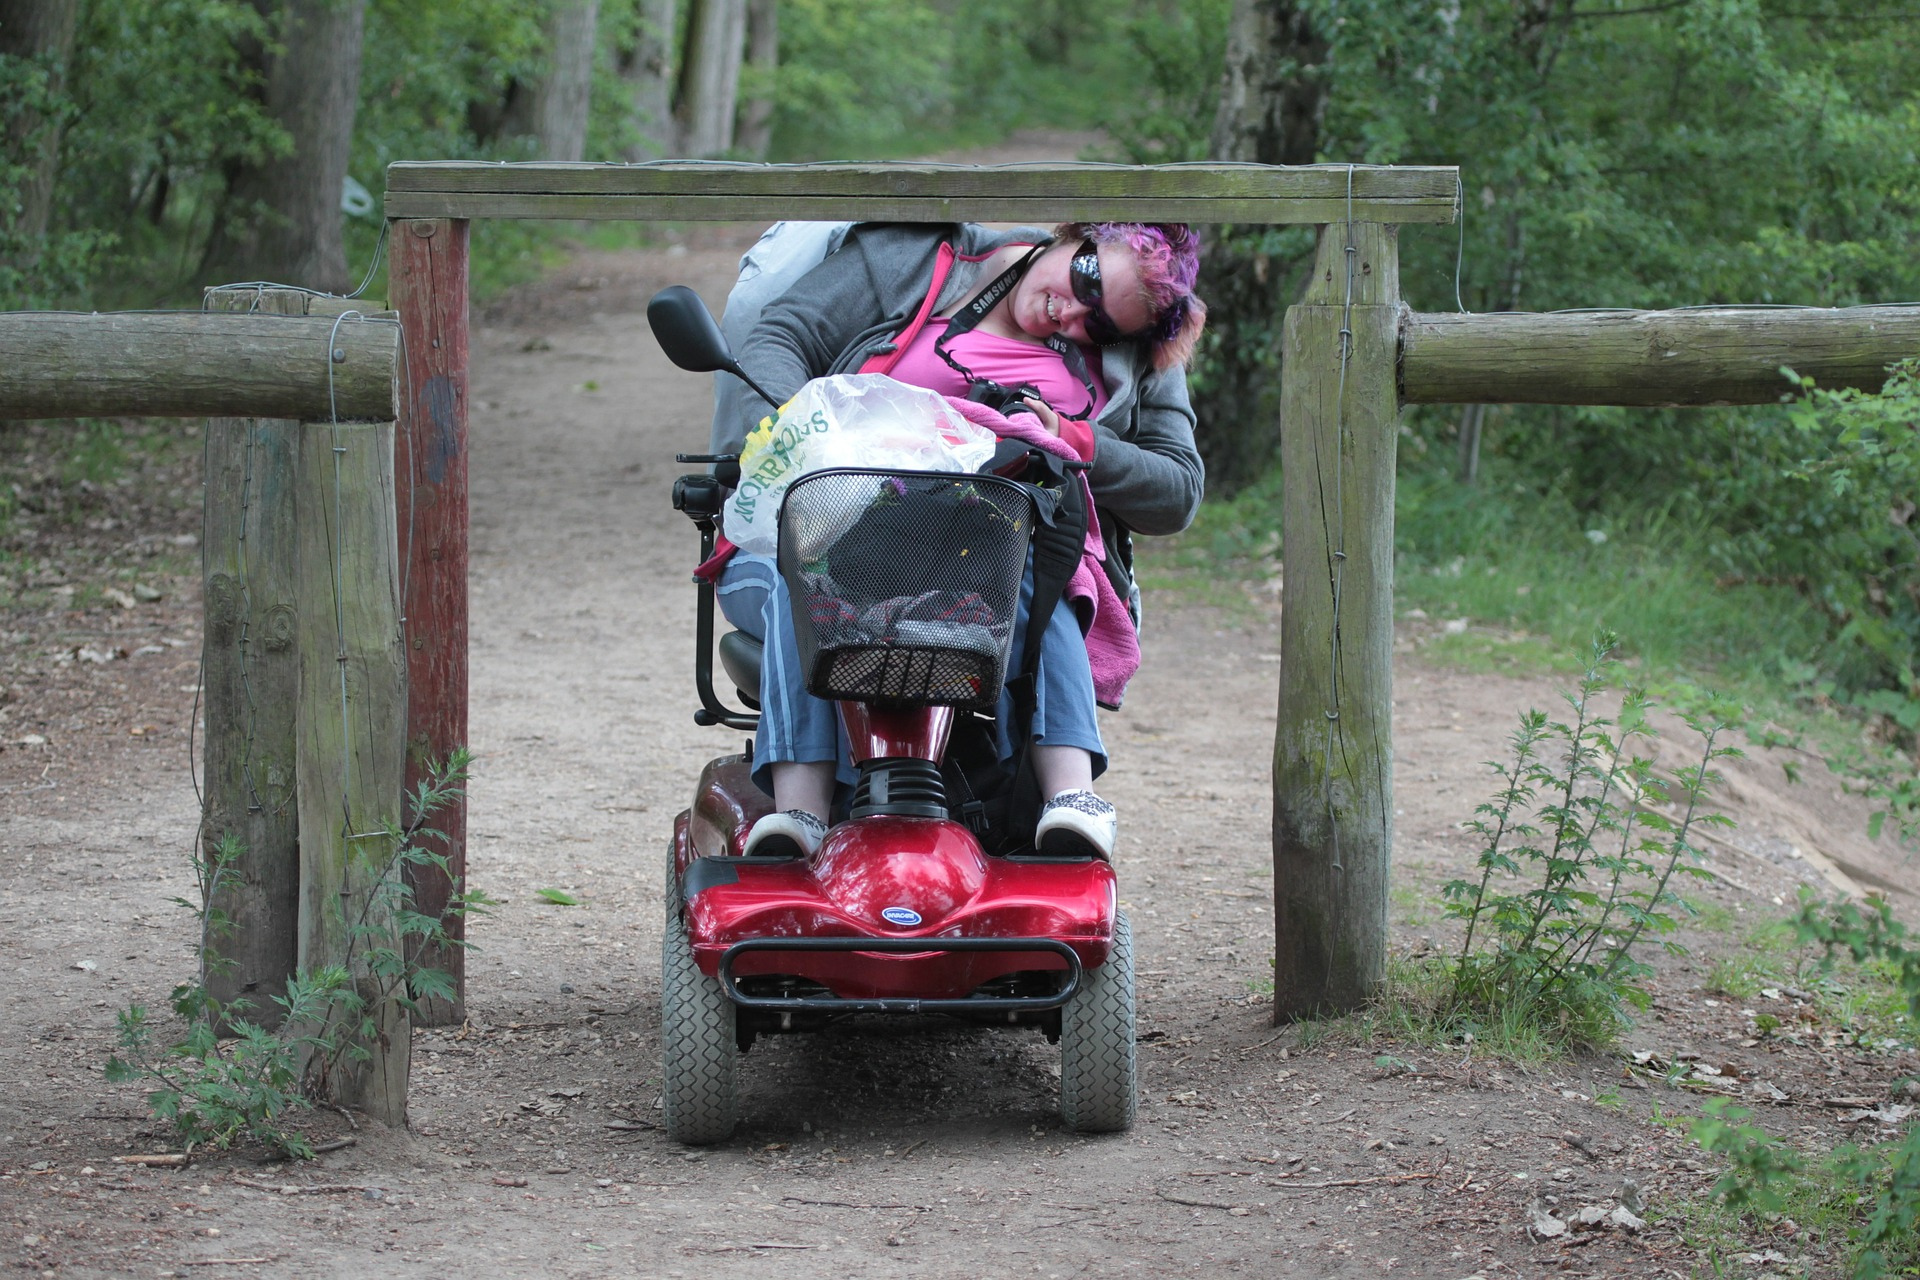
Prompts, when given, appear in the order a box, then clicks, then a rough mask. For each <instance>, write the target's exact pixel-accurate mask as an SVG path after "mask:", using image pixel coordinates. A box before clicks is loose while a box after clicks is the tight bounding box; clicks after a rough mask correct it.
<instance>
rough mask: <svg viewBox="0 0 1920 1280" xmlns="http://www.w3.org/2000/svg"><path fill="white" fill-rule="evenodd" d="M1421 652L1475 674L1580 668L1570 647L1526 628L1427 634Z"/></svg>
mask: <svg viewBox="0 0 1920 1280" xmlns="http://www.w3.org/2000/svg"><path fill="white" fill-rule="evenodd" d="M1420 654H1421V656H1422V657H1424V658H1426V659H1427V660H1428V661H1429V662H1436V663H1439V664H1441V665H1443V666H1449V667H1454V668H1456V669H1458V670H1461V671H1467V672H1471V673H1473V674H1475V675H1505V676H1520V675H1572V674H1574V673H1576V672H1578V671H1579V670H1580V663H1579V660H1578V659H1577V658H1575V657H1574V654H1573V651H1572V650H1570V649H1568V648H1566V647H1565V646H1563V645H1561V644H1560V643H1558V642H1557V641H1555V640H1553V639H1551V638H1549V637H1547V636H1537V635H1532V634H1529V633H1528V632H1525V631H1519V632H1513V633H1511V634H1502V633H1499V632H1488V631H1484V630H1483V631H1461V632H1453V633H1449V632H1444V631H1443V632H1440V633H1439V634H1437V635H1432V636H1429V637H1427V638H1426V640H1425V641H1424V642H1423V643H1422V644H1421V646H1420Z"/></svg>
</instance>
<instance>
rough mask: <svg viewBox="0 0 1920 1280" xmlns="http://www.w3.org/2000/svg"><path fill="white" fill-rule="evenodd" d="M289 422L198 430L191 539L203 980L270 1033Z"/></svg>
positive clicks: (282, 752) (280, 871) (272, 298)
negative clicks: (207, 922)
mask: <svg viewBox="0 0 1920 1280" xmlns="http://www.w3.org/2000/svg"><path fill="white" fill-rule="evenodd" d="M307 298H308V295H307V294H305V293H303V292H300V291H298V290H292V289H279V290H272V291H268V292H266V293H264V294H263V293H262V292H261V291H260V290H257V289H213V290H209V291H208V295H207V306H208V308H209V310H214V311H243V312H251V311H266V312H271V313H274V314H280V315H300V314H302V313H303V312H304V311H305V309H306V305H307ZM299 438H300V424H299V423H298V422H295V421H292V420H290V419H283V418H224V417H216V418H210V419H209V420H208V421H207V440H206V477H205V479H206V487H205V507H204V513H203V517H202V519H203V525H202V534H201V542H200V546H201V562H202V569H203V593H202V599H203V601H204V608H205V613H206V627H205V631H204V638H203V641H202V644H203V646H204V648H203V659H202V662H201V670H202V680H201V683H202V685H203V686H204V689H205V695H204V697H205V703H204V705H205V715H206V726H207V731H206V737H205V740H204V742H205V745H204V747H203V748H202V760H203V762H204V769H203V772H204V774H205V778H206V787H205V792H204V801H203V804H204V808H203V810H202V819H201V824H200V844H201V852H202V856H203V857H206V858H208V859H209V860H211V859H212V858H213V857H214V854H215V851H216V850H217V849H218V848H219V846H220V844H221V842H222V840H224V839H226V838H229V837H231V838H232V839H233V840H235V841H237V842H238V844H239V851H238V853H237V855H236V856H235V857H234V859H233V861H231V862H230V863H228V864H227V866H226V867H225V869H224V872H223V874H222V875H221V876H219V877H218V879H217V882H216V883H215V885H214V892H213V896H212V899H211V901H210V902H209V903H208V907H209V909H210V910H211V911H213V912H214V913H216V914H217V916H218V918H220V919H221V920H223V921H224V922H225V927H224V928H222V929H213V928H209V930H208V936H207V939H206V947H205V954H204V955H203V956H202V958H201V969H202V980H203V981H204V982H205V983H206V986H207V990H208V991H209V992H211V993H212V994H213V996H214V997H215V998H216V999H217V1000H219V1001H220V1003H221V1004H222V1005H231V1004H233V1003H234V1002H235V1001H238V1000H245V1001H246V1002H247V1004H246V1007H244V1008H241V1009H239V1010H237V1018H238V1019H240V1020H246V1021H251V1022H255V1023H258V1024H259V1025H261V1026H263V1027H267V1028H269V1029H271V1028H274V1027H277V1026H279V1025H280V1018H281V1010H280V1007H279V1006H278V1005H276V1004H275V1003H274V1002H273V998H274V997H275V996H279V995H284V994H285V992H286V988H287V979H289V978H291V977H292V976H293V975H294V966H295V955H294V943H295V936H296V929H297V925H298V921H299V918H300V838H299V824H298V808H297V806H296V804H295V795H294V778H295V773H296V771H295V747H294V715H295V708H296V707H297V705H298V702H299V692H300V650H299V646H298V645H296V644H295V643H294V635H295V625H294V624H295V619H296V617H297V615H296V613H295V608H294V603H295V602H294V573H295V568H296V565H297V564H298V558H299V557H298V537H297V534H296V531H295V528H294V522H293V506H294V490H295V484H296V477H297V460H298V455H299Z"/></svg>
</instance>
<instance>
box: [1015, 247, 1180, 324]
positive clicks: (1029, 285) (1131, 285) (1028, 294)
mask: <svg viewBox="0 0 1920 1280" xmlns="http://www.w3.org/2000/svg"><path fill="white" fill-rule="evenodd" d="M1079 248H1080V246H1079V245H1078V244H1077V243H1076V244H1067V243H1064V242H1061V243H1056V244H1053V245H1051V246H1049V247H1048V249H1047V251H1046V252H1045V253H1042V254H1041V255H1040V256H1039V257H1038V258H1037V259H1035V260H1034V263H1033V266H1032V267H1030V268H1029V269H1028V271H1027V274H1026V275H1025V276H1023V277H1021V280H1020V283H1019V284H1018V285H1017V286H1016V287H1015V288H1014V291H1013V295H1012V296H1011V297H1010V298H1009V299H1008V300H1007V301H1008V304H1009V306H1010V307H1011V312H1012V320H1013V322H1014V324H1016V325H1018V326H1019V328H1020V331H1021V332H1022V333H1025V334H1026V335H1027V336H1028V337H1032V338H1042V339H1045V338H1050V337H1052V336H1053V335H1054V334H1056V333H1057V334H1061V335H1064V336H1065V337H1066V338H1067V339H1068V340H1069V341H1071V342H1078V343H1083V344H1091V342H1092V339H1090V338H1088V336H1087V317H1088V316H1089V315H1090V314H1091V313H1092V308H1091V307H1089V306H1088V305H1087V304H1086V303H1084V302H1082V301H1080V299H1079V298H1077V297H1075V296H1074V293H1073V275H1072V263H1073V255H1074V254H1075V253H1077V252H1078V251H1079ZM1099 253H1100V289H1101V302H1100V307H1101V310H1103V311H1105V312H1106V313H1107V316H1108V318H1109V319H1111V320H1112V321H1113V323H1114V325H1115V326H1116V327H1117V328H1118V329H1119V330H1120V332H1121V333H1139V332H1140V331H1141V330H1143V329H1145V328H1146V327H1147V326H1148V324H1150V323H1151V322H1152V320H1153V312H1152V311H1151V310H1150V309H1149V308H1148V306H1147V301H1146V290H1145V289H1144V287H1143V286H1142V285H1141V282H1140V266H1139V264H1138V263H1137V262H1135V261H1134V257H1133V251H1132V250H1131V249H1129V248H1127V246H1126V245H1124V244H1103V245H1101V246H1100V248H1099Z"/></svg>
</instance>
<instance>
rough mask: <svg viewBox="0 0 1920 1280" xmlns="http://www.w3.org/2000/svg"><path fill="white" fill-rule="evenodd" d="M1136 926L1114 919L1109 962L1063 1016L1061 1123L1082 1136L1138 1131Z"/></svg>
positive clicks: (1087, 977)
mask: <svg viewBox="0 0 1920 1280" xmlns="http://www.w3.org/2000/svg"><path fill="white" fill-rule="evenodd" d="M1133 1032H1134V1015H1133V926H1132V925H1131V924H1130V923H1128V921H1127V916H1126V913H1125V912H1124V911H1123V912H1119V913H1116V914H1115V916H1114V918H1113V945H1112V947H1111V948H1109V949H1108V951H1107V960H1106V963H1105V964H1103V965H1101V966H1100V967H1099V968H1097V969H1089V970H1087V971H1086V973H1085V974H1084V975H1082V977H1081V980H1080V990H1079V991H1078V992H1077V993H1075V995H1074V997H1073V999H1071V1000H1069V1001H1068V1002H1067V1004H1066V1007H1065V1008H1063V1009H1062V1010H1061V1011H1060V1118H1061V1119H1062V1120H1065V1121H1066V1123H1067V1127H1068V1128H1069V1129H1073V1130H1077V1131H1078V1132H1080V1133H1117V1132H1119V1131H1120V1130H1122V1129H1131V1128H1132V1127H1133V1119H1134V1116H1135V1115H1136V1114H1137V1113H1138V1111H1139V1107H1140V1076H1139V1068H1138V1065H1137V1061H1136V1058H1135V1054H1134V1043H1133Z"/></svg>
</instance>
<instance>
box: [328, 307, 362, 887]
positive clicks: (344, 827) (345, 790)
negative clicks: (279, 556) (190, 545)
mask: <svg viewBox="0 0 1920 1280" xmlns="http://www.w3.org/2000/svg"><path fill="white" fill-rule="evenodd" d="M348 316H352V317H354V318H356V319H360V318H363V317H361V315H360V313H359V312H357V311H345V312H342V313H341V314H339V315H337V316H335V317H334V320H333V328H332V329H331V330H330V331H329V334H328V337H327V413H328V424H327V429H328V438H329V444H330V445H331V447H332V452H333V528H332V529H331V530H330V531H329V532H330V534H331V536H330V537H328V539H327V548H328V560H329V562H330V563H329V564H328V566H327V567H328V570H329V572H330V573H331V574H332V577H333V646H334V663H335V665H336V666H337V667H338V669H339V672H340V783H341V786H340V821H341V827H340V834H341V837H342V839H349V840H350V839H352V836H353V827H354V822H353V737H352V733H353V722H352V721H351V720H350V719H349V718H348V714H347V665H348V664H347V613H346V598H345V595H344V593H343V592H342V591H341V589H340V566H341V562H342V561H343V560H344V559H345V558H346V526H345V521H344V511H343V506H344V504H343V501H342V499H341V492H340V491H341V483H340V455H342V454H344V453H345V452H346V451H347V447H346V446H345V445H343V444H341V443H340V406H339V403H338V401H337V400H336V399H335V398H334V378H333V366H334V361H333V350H334V347H333V343H334V339H335V337H336V336H337V335H338V334H339V332H340V325H341V322H342V321H344V320H346V319H347V317H348ZM349 862H351V857H349Z"/></svg>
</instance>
